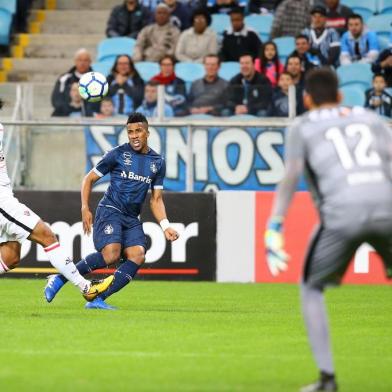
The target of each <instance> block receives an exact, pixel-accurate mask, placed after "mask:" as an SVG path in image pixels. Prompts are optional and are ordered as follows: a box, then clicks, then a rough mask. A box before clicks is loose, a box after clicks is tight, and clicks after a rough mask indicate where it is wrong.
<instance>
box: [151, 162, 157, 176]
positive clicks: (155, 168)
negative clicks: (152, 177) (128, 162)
mask: <svg viewBox="0 0 392 392" xmlns="http://www.w3.org/2000/svg"><path fill="white" fill-rule="evenodd" d="M150 170H151V171H152V172H153V173H154V174H155V173H156V172H157V171H158V167H157V164H156V163H155V162H151V164H150Z"/></svg>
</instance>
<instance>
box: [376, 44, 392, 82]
mask: <svg viewBox="0 0 392 392" xmlns="http://www.w3.org/2000/svg"><path fill="white" fill-rule="evenodd" d="M391 41H392V40H391ZM372 71H373V72H374V73H375V74H382V75H384V78H385V81H386V83H387V86H388V87H392V42H391V44H390V47H389V48H387V49H384V50H383V51H382V52H381V53H380V55H379V56H378V59H377V61H376V62H375V63H374V64H373V65H372Z"/></svg>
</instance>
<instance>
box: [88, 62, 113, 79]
mask: <svg viewBox="0 0 392 392" xmlns="http://www.w3.org/2000/svg"><path fill="white" fill-rule="evenodd" d="M114 60H115V58H110V59H107V60H104V61H97V62H96V63H93V64H91V67H92V69H93V70H94V71H96V72H100V73H101V74H103V75H105V76H107V75H109V73H110V70H111V69H112V67H113V64H114Z"/></svg>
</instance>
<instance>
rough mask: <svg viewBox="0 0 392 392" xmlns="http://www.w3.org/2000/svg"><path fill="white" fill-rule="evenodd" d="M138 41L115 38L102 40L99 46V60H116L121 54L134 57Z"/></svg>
mask: <svg viewBox="0 0 392 392" xmlns="http://www.w3.org/2000/svg"><path fill="white" fill-rule="evenodd" d="M135 43H136V40H134V39H133V38H128V37H115V38H107V39H104V40H102V41H101V42H100V43H99V44H98V50H97V60H98V61H103V60H107V59H109V58H116V57H117V56H118V55H120V54H127V55H129V56H132V54H133V48H134V46H135Z"/></svg>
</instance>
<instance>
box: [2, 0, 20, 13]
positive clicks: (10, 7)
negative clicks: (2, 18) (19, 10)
mask: <svg viewBox="0 0 392 392" xmlns="http://www.w3.org/2000/svg"><path fill="white" fill-rule="evenodd" d="M0 9H3V10H6V11H8V12H9V13H10V14H12V15H13V14H15V12H16V0H0Z"/></svg>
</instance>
